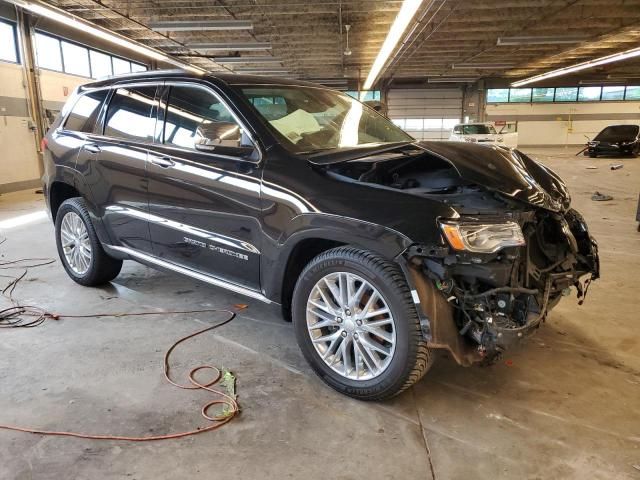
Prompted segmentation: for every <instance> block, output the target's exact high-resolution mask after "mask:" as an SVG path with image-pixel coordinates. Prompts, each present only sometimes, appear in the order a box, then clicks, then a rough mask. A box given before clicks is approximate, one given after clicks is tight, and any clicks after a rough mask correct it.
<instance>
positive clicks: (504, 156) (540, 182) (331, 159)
mask: <svg viewBox="0 0 640 480" xmlns="http://www.w3.org/2000/svg"><path fill="white" fill-rule="evenodd" d="M425 151H426V152H428V153H430V154H431V155H433V156H436V157H438V158H440V159H442V160H444V161H446V162H448V163H449V164H451V165H452V166H453V168H454V169H455V170H456V171H457V173H458V175H459V176H460V178H462V179H463V180H464V181H465V182H466V183H469V184H476V185H480V186H483V187H485V188H487V189H489V190H493V191H496V192H499V193H502V194H504V195H506V196H508V197H511V198H515V199H517V200H520V201H522V202H526V203H528V204H531V205H535V206H536V207H540V208H544V209H547V210H551V211H554V212H557V211H561V210H566V209H567V208H569V204H570V202H571V199H570V196H569V193H568V191H567V188H566V185H565V184H564V182H563V181H562V179H561V178H560V177H558V176H557V175H556V174H555V173H554V172H553V171H551V170H550V169H548V168H547V167H545V166H543V165H541V164H539V163H538V162H535V161H534V160H532V159H530V158H529V157H527V156H526V155H525V154H523V153H522V152H520V151H518V150H514V149H510V148H507V147H503V146H497V145H491V144H484V145H478V144H475V143H466V142H416V143H413V144H404V145H399V146H395V147H389V148H380V146H378V148H377V149H369V148H365V149H357V150H354V151H348V152H333V153H328V154H320V155H314V156H313V157H311V158H309V159H308V160H309V162H311V163H313V164H315V165H335V164H339V163H344V162H351V161H358V162H362V161H371V162H384V161H389V160H394V159H399V158H403V157H404V158H407V157H413V156H416V157H418V156H420V155H421V153H422V152H425ZM416 160H417V161H422V160H420V159H418V158H416ZM424 161H429V160H428V159H424Z"/></svg>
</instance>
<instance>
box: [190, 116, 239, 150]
mask: <svg viewBox="0 0 640 480" xmlns="http://www.w3.org/2000/svg"><path fill="white" fill-rule="evenodd" d="M195 137H196V139H195V146H196V149H198V150H203V151H212V150H214V149H215V147H217V146H225V147H239V146H240V144H241V141H242V130H241V129H240V126H239V125H237V124H235V123H232V122H211V121H209V122H208V123H201V124H200V125H199V126H198V129H197V130H196V135H195Z"/></svg>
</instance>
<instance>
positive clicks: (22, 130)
mask: <svg viewBox="0 0 640 480" xmlns="http://www.w3.org/2000/svg"><path fill="white" fill-rule="evenodd" d="M40 81H41V85H42V88H41V90H42V96H43V100H44V107H45V108H46V109H49V110H59V109H60V108H61V106H62V105H63V104H64V102H65V100H66V98H67V97H68V95H69V94H71V92H72V91H73V89H74V88H75V87H76V86H77V85H80V84H81V83H84V82H86V81H87V79H85V78H81V77H76V76H72V75H65V74H63V73H57V72H49V71H45V70H43V71H42V72H41V75H40ZM32 125H33V123H32V119H31V118H30V117H29V109H28V104H27V90H26V84H25V76H24V73H23V67H22V65H15V64H12V63H5V62H0V151H2V156H1V157H0V193H1V192H8V191H14V190H21V189H23V188H30V187H33V186H37V185H39V184H40V180H39V176H40V170H39V166H38V162H39V158H38V151H37V144H36V135H35V132H34V131H33V130H32V129H31V128H30V127H31V126H32Z"/></svg>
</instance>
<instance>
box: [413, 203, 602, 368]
mask: <svg viewBox="0 0 640 480" xmlns="http://www.w3.org/2000/svg"><path fill="white" fill-rule="evenodd" d="M509 220H516V221H518V223H519V224H520V226H521V228H522V231H523V234H524V235H525V238H526V246H523V247H512V248H504V249H503V250H501V251H499V252H496V253H494V254H477V253H468V252H452V251H451V250H450V249H449V248H448V247H442V246H438V247H428V246H424V245H414V246H412V247H411V248H410V249H408V250H407V251H406V252H405V254H404V258H405V260H406V266H405V268H406V270H407V273H408V277H409V280H410V284H411V287H412V288H413V289H414V290H415V292H416V295H417V297H418V298H417V300H418V303H417V306H418V310H419V313H420V315H421V323H422V327H423V334H424V336H425V338H426V340H427V341H428V343H429V346H430V347H432V348H444V349H447V350H449V351H450V353H451V354H452V356H453V357H454V359H455V360H456V361H457V362H458V363H460V364H462V365H471V364H473V363H478V362H492V361H495V360H497V359H498V358H500V356H501V354H502V352H504V351H506V350H508V349H510V348H512V347H513V346H514V345H516V344H518V343H519V342H520V341H522V340H523V339H524V338H526V337H528V336H530V335H531V334H532V333H533V332H535V331H536V330H537V329H538V327H539V326H540V324H541V323H542V322H544V320H545V318H546V316H547V314H548V312H549V311H550V310H551V309H552V308H553V307H554V306H555V305H556V304H557V303H558V302H559V301H560V299H561V298H562V296H565V295H569V294H570V292H571V287H575V288H576V290H577V296H578V299H579V303H582V302H583V301H584V298H585V296H586V294H587V290H588V287H589V284H590V282H591V281H593V280H595V279H597V278H598V277H599V270H600V267H599V258H598V246H597V243H596V241H595V240H594V239H593V237H591V235H590V234H589V232H588V229H587V226H586V224H585V222H584V219H583V218H582V216H581V215H580V214H579V213H578V212H577V211H575V210H572V209H570V210H568V211H566V212H564V213H554V212H549V211H543V210H539V211H531V212H520V213H513V214H509ZM416 295H414V298H415V297H416Z"/></svg>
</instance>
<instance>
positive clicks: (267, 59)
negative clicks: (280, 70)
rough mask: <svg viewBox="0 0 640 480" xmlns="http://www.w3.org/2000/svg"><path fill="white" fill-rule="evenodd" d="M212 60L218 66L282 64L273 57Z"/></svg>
mask: <svg viewBox="0 0 640 480" xmlns="http://www.w3.org/2000/svg"><path fill="white" fill-rule="evenodd" d="M212 60H213V61H214V62H216V63H219V64H220V65H225V64H231V63H282V60H281V59H279V58H275V57H269V56H266V55H265V56H263V57H213V58H212Z"/></svg>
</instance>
